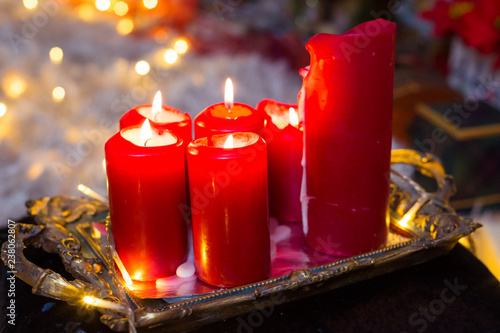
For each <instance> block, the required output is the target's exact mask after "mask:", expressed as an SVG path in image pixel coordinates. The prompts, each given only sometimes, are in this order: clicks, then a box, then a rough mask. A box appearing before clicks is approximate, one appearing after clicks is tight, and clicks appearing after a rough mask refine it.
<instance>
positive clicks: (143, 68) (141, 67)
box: [135, 60, 150, 75]
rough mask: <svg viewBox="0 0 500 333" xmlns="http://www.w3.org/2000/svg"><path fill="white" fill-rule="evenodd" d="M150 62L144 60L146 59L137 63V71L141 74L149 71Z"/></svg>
mask: <svg viewBox="0 0 500 333" xmlns="http://www.w3.org/2000/svg"><path fill="white" fill-rule="evenodd" d="M149 69H150V68H149V64H148V63H147V62H146V61H144V60H141V61H139V62H138V63H137V64H136V65H135V71H136V72H137V73H138V74H140V75H146V74H148V73H149Z"/></svg>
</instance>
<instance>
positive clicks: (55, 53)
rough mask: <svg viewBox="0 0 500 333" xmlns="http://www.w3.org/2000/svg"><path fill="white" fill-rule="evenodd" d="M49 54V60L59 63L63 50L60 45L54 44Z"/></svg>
mask: <svg viewBox="0 0 500 333" xmlns="http://www.w3.org/2000/svg"><path fill="white" fill-rule="evenodd" d="M49 56H50V61H51V62H52V63H53V64H60V63H61V61H62V59H63V56H64V52H63V50H62V49H61V48H60V47H57V46H56V47H53V48H51V49H50V52H49Z"/></svg>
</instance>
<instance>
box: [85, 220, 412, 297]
mask: <svg viewBox="0 0 500 333" xmlns="http://www.w3.org/2000/svg"><path fill="white" fill-rule="evenodd" d="M92 226H93V228H97V229H98V230H99V231H100V232H101V238H100V239H99V240H97V241H96V243H97V244H98V245H99V246H100V247H101V248H104V247H105V245H107V240H106V239H107V233H106V228H105V226H104V225H103V224H102V223H97V222H94V223H92ZM409 239H410V238H407V237H404V236H402V235H400V234H397V233H395V232H393V231H392V230H391V231H389V234H388V240H387V244H386V246H390V245H392V244H397V243H401V242H404V241H407V240H409ZM271 240H272V241H271V254H272V260H271V278H274V277H279V276H282V275H284V274H288V273H290V272H292V271H294V270H297V269H310V268H313V267H317V266H321V265H325V264H329V263H332V262H335V261H337V260H341V259H344V258H343V257H335V256H331V255H328V254H325V253H322V252H318V251H315V250H314V249H312V248H311V247H309V246H308V245H306V243H305V240H304V236H303V233H302V226H301V225H300V223H293V222H291V223H281V224H278V221H277V220H275V219H271ZM161 280H162V281H161V285H160V284H157V283H156V282H155V281H149V282H139V281H134V283H133V285H131V286H127V287H128V288H130V290H131V292H132V293H133V294H134V295H135V296H136V297H138V298H143V299H144V298H164V299H165V300H166V301H167V302H169V303H173V302H179V301H182V300H185V299H189V298H193V297H197V296H200V295H202V294H207V293H210V292H213V291H217V290H221V289H223V288H217V287H213V286H210V285H208V284H206V283H204V282H202V281H200V280H198V279H197V278H196V277H195V276H191V277H188V278H182V277H179V276H177V275H174V276H171V277H168V278H165V279H161Z"/></svg>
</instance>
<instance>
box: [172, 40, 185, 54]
mask: <svg viewBox="0 0 500 333" xmlns="http://www.w3.org/2000/svg"><path fill="white" fill-rule="evenodd" d="M187 49H188V44H187V42H186V41H185V40H184V39H178V40H177V41H176V42H175V44H174V50H175V52H177V53H178V54H184V53H186V52H187Z"/></svg>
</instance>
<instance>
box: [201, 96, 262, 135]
mask: <svg viewBox="0 0 500 333" xmlns="http://www.w3.org/2000/svg"><path fill="white" fill-rule="evenodd" d="M263 129H264V118H263V117H262V115H261V114H259V113H258V112H257V111H256V110H255V109H254V108H253V107H251V106H250V105H246V104H242V103H234V105H233V107H232V108H231V109H228V108H227V107H226V105H225V104H224V103H219V104H215V105H211V106H209V107H208V108H206V109H205V110H203V111H202V112H201V113H199V114H198V115H197V116H196V117H195V118H194V135H195V138H196V139H199V138H204V137H211V136H212V135H214V134H226V133H232V132H253V133H257V134H259V135H260V134H262V130H263Z"/></svg>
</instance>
